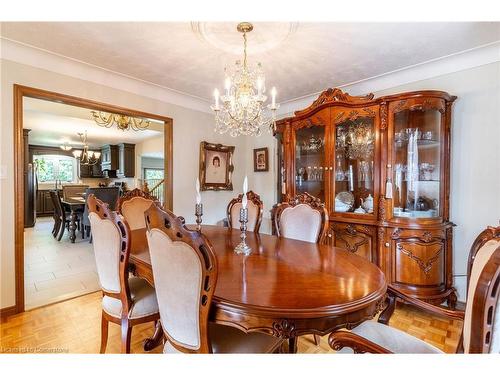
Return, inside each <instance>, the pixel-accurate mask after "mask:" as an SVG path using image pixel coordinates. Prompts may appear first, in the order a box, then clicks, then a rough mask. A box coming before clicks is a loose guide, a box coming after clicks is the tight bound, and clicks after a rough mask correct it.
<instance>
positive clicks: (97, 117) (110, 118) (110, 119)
mask: <svg viewBox="0 0 500 375" xmlns="http://www.w3.org/2000/svg"><path fill="white" fill-rule="evenodd" d="M90 113H92V118H93V119H94V121H95V122H96V124H97V125H99V126H103V127H105V128H110V127H112V126H113V125H115V124H116V127H117V128H118V129H120V130H123V131H124V130H129V129H132V130H135V131H138V130H146V129H147V128H148V127H149V125H150V123H151V121H149V120H146V119H138V118H135V117H131V116H125V115H118V114H115V113H106V112H101V111H99V112H96V111H90Z"/></svg>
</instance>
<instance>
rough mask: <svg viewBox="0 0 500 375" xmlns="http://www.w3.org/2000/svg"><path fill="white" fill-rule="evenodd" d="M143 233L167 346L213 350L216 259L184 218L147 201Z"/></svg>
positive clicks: (168, 349)
mask: <svg viewBox="0 0 500 375" xmlns="http://www.w3.org/2000/svg"><path fill="white" fill-rule="evenodd" d="M145 217H146V223H147V228H148V231H147V239H148V245H149V253H150V255H151V265H152V268H153V277H154V280H155V290H156V296H157V299H158V305H159V309H160V320H161V323H162V327H163V330H164V333H165V336H166V338H167V342H166V344H165V349H164V351H165V352H183V353H211V352H212V348H211V345H210V340H209V337H208V319H209V318H208V314H209V310H210V305H211V302H212V296H213V293H214V291H215V285H216V283H217V269H218V268H217V259H216V257H215V253H214V250H213V249H212V245H211V244H210V242H209V241H208V240H207V239H206V238H205V236H204V235H203V234H202V233H200V232H198V231H192V230H189V229H188V228H186V226H185V225H184V218H182V217H177V216H175V215H174V214H173V213H172V212H170V211H168V210H167V211H163V210H162V209H160V208H159V207H157V206H156V205H151V206H150V207H149V209H148V210H147V211H146V214H145Z"/></svg>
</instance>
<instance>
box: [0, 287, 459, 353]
mask: <svg viewBox="0 0 500 375" xmlns="http://www.w3.org/2000/svg"><path fill="white" fill-rule="evenodd" d="M100 322H101V292H97V293H91V294H88V295H85V296H81V297H78V298H74V299H71V300H68V301H64V302H59V303H56V304H53V305H49V306H44V307H41V308H37V309H34V310H31V311H27V312H24V313H22V314H18V315H15V316H11V317H8V318H3V319H2V320H1V322H0V352H3V353H9V352H10V353H19V352H21V353H98V352H99V346H100V336H101V331H100V329H101V323H100ZM391 326H394V327H397V328H398V329H401V330H403V331H405V332H408V333H410V334H412V335H414V336H416V337H418V338H420V339H422V340H425V341H427V342H429V343H430V344H432V345H435V346H436V347H438V348H440V349H441V350H444V351H445V352H447V353H453V352H454V351H455V348H456V346H457V343H458V339H459V336H460V332H461V328H462V323H461V322H457V321H453V320H449V319H442V318H438V317H435V316H433V315H429V314H425V313H422V312H420V311H418V310H416V309H414V308H412V307H407V306H398V308H397V309H396V311H395V313H394V315H393V317H392V319H391ZM152 333H153V325H152V324H149V323H146V324H143V325H140V326H137V327H134V329H133V331H132V343H131V351H132V353H144V351H143V349H142V342H143V340H144V339H145V338H147V337H149V336H151V335H152ZM327 337H328V336H325V337H323V338H322V339H321V344H320V345H319V346H316V345H314V343H313V341H312V336H305V337H301V338H300V339H299V343H298V350H299V353H332V350H331V349H330V347H329V346H328V342H327ZM106 352H107V353H119V352H120V330H119V327H118V325H116V324H110V325H109V338H108V347H107V351H106ZM160 352H161V348H156V349H155V350H154V353H160Z"/></svg>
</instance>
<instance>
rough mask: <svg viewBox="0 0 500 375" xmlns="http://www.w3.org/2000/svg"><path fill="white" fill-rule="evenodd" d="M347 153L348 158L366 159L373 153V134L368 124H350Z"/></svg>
mask: <svg viewBox="0 0 500 375" xmlns="http://www.w3.org/2000/svg"><path fill="white" fill-rule="evenodd" d="M346 141H347V144H348V146H349V147H348V149H347V155H348V156H349V158H350V159H366V158H370V156H371V155H372V154H373V147H374V143H375V134H373V132H372V128H371V126H369V125H366V124H363V123H360V124H357V125H355V126H352V127H351V128H350V130H349V132H348V134H347V139H346Z"/></svg>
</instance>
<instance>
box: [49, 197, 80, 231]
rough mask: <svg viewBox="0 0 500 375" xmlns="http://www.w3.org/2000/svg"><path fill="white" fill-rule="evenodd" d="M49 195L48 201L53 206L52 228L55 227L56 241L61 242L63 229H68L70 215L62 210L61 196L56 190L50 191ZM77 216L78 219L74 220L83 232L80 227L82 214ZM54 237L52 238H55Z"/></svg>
mask: <svg viewBox="0 0 500 375" xmlns="http://www.w3.org/2000/svg"><path fill="white" fill-rule="evenodd" d="M49 194H50V199H51V201H52V203H53V204H54V221H55V223H54V227H56V226H57V229H56V232H55V233H56V235H57V240H58V241H61V239H62V237H63V235H64V231H65V229H69V223H70V221H71V219H70V213H69V212H67V211H66V210H65V209H64V206H63V204H62V202H61V196H60V195H59V192H58V191H57V190H51V191H50V192H49ZM77 215H78V217H77V219H76V224H77V226H78V228H79V229H80V230H83V228H82V226H81V221H82V214H81V213H78V214H77ZM56 235H54V237H56Z"/></svg>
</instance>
